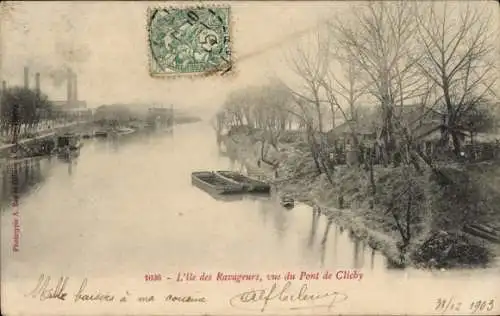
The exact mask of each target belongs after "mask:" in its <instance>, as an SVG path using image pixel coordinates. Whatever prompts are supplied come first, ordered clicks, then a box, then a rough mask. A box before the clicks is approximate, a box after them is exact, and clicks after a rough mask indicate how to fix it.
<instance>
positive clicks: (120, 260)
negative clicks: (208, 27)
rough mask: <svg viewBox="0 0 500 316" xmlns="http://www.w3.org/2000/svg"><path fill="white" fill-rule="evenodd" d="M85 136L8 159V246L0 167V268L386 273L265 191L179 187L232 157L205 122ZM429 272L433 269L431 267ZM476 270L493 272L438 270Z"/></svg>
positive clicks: (11, 272)
mask: <svg viewBox="0 0 500 316" xmlns="http://www.w3.org/2000/svg"><path fill="white" fill-rule="evenodd" d="M125 137H127V138H126V139H125V138H123V139H120V140H114V141H113V140H98V139H95V140H88V141H86V144H85V146H84V147H83V149H82V152H81V155H80V157H79V158H78V159H77V160H76V161H74V162H73V163H72V164H69V163H65V162H62V161H59V160H57V159H52V160H50V161H49V160H38V161H32V162H30V163H23V164H21V166H19V167H18V168H19V170H18V171H17V175H18V178H19V179H20V180H19V182H20V183H19V187H20V188H19V191H20V195H21V197H20V201H19V207H18V209H19V213H20V227H21V236H20V246H19V248H20V251H19V252H17V253H13V252H12V250H11V248H12V239H13V237H12V236H13V220H12V218H13V217H12V207H11V206H10V203H12V199H13V197H12V193H11V191H12V190H11V188H10V185H9V183H10V180H11V174H10V173H11V171H8V170H6V169H5V166H4V167H3V178H2V179H3V181H2V190H1V192H2V200H3V201H4V207H3V210H2V215H1V219H2V222H1V225H2V235H1V236H2V277H3V278H4V280H13V279H15V278H31V279H33V278H35V277H36V276H37V275H38V274H40V273H47V274H55V275H60V274H61V273H63V274H66V275H74V276H83V275H85V276H95V277H110V278H113V277H115V276H124V275H132V274H133V275H134V276H137V275H143V274H144V273H146V272H153V273H154V272H158V273H163V274H167V273H171V272H173V271H178V270H179V269H180V268H181V267H182V269H183V270H185V271H186V270H190V269H192V270H197V271H200V270H219V271H220V270H224V269H225V270H230V271H240V272H245V271H246V272H248V271H253V270H255V269H256V267H258V269H259V270H266V271H271V270H272V271H275V270H276V271H284V270H300V269H308V270H318V269H330V270H336V269H349V268H359V269H362V270H363V272H364V273H365V274H370V273H371V274H378V275H384V276H385V277H386V278H389V279H391V278H397V277H400V276H402V275H404V276H406V277H408V276H409V275H411V274H418V275H430V274H431V272H420V271H409V270H405V271H399V270H392V269H388V267H387V263H386V260H385V258H384V257H383V256H381V255H380V254H378V253H375V252H374V251H372V250H371V249H370V248H369V247H368V246H367V245H365V244H364V243H362V242H357V241H355V240H354V239H352V238H350V237H349V231H348V230H343V229H342V228H341V227H337V226H336V225H331V226H330V227H329V229H327V226H328V225H327V221H326V220H325V218H324V216H320V217H319V218H318V217H314V216H313V213H312V211H311V209H310V208H309V207H307V206H305V205H298V206H296V207H295V208H294V209H292V210H285V209H283V208H282V207H281V206H280V205H279V203H278V201H277V200H276V199H275V198H274V197H270V198H262V197H261V198H242V199H241V200H235V201H223V200H217V199H215V198H213V197H212V196H210V195H209V194H207V193H205V192H204V191H201V190H200V189H198V188H196V187H193V186H192V185H191V179H190V173H191V172H192V171H193V170H207V169H228V168H230V167H231V166H233V168H237V165H235V164H234V162H233V163H231V162H230V161H229V160H228V158H225V157H221V156H220V155H219V153H218V150H217V146H216V142H215V135H214V133H213V131H212V130H211V128H210V127H209V126H208V125H207V124H205V123H197V124H189V125H184V126H179V127H176V129H175V132H174V134H173V135H168V134H163V135H153V136H147V135H135V136H132V135H129V136H125ZM433 273H434V272H433ZM450 273H452V274H457V273H459V274H460V275H463V276H465V277H469V276H471V275H474V276H477V277H480V276H481V277H484V278H488V276H489V275H498V269H496V268H495V269H488V270H474V271H465V272H464V271H462V272H446V273H440V275H443V276H444V275H447V274H450Z"/></svg>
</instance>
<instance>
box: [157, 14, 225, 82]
mask: <svg viewBox="0 0 500 316" xmlns="http://www.w3.org/2000/svg"><path fill="white" fill-rule="evenodd" d="M229 14H230V8H229V7H196V8H149V10H148V21H147V23H148V24H147V26H148V39H149V41H148V45H149V47H148V49H149V54H150V64H149V66H150V74H151V75H152V76H163V75H175V74H207V73H225V72H227V71H229V70H230V69H231V50H230V32H229V27H230V23H229V18H230V16H229Z"/></svg>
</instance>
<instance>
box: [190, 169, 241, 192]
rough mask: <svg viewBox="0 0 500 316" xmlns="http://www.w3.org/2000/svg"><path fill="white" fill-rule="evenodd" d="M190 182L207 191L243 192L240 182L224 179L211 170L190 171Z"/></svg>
mask: <svg viewBox="0 0 500 316" xmlns="http://www.w3.org/2000/svg"><path fill="white" fill-rule="evenodd" d="M191 183H192V184H193V185H195V186H197V187H198V188H200V189H202V190H205V191H207V192H209V193H215V194H237V193H244V192H245V190H244V188H243V186H242V185H241V184H238V183H235V182H233V181H229V180H225V179H223V178H221V177H220V176H218V175H217V174H216V173H215V172H212V171H195V172H192V173H191Z"/></svg>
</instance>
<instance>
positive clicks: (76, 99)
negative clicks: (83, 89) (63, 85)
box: [72, 73, 78, 101]
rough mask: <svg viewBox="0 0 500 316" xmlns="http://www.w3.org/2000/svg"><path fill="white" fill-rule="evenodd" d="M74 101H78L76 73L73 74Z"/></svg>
mask: <svg viewBox="0 0 500 316" xmlns="http://www.w3.org/2000/svg"><path fill="white" fill-rule="evenodd" d="M72 100H73V101H78V78H77V75H76V73H73V98H72Z"/></svg>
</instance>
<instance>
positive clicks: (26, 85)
mask: <svg viewBox="0 0 500 316" xmlns="http://www.w3.org/2000/svg"><path fill="white" fill-rule="evenodd" d="M29 85H30V81H29V68H28V67H24V88H25V89H28V88H29Z"/></svg>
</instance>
